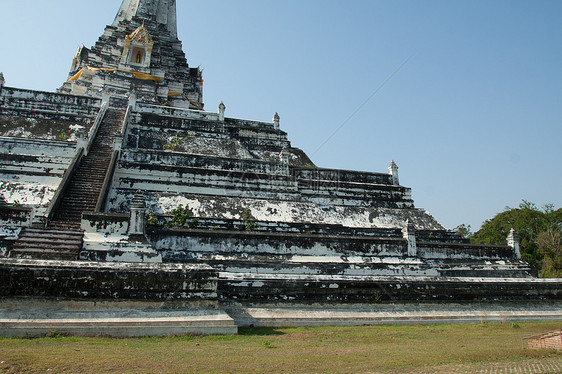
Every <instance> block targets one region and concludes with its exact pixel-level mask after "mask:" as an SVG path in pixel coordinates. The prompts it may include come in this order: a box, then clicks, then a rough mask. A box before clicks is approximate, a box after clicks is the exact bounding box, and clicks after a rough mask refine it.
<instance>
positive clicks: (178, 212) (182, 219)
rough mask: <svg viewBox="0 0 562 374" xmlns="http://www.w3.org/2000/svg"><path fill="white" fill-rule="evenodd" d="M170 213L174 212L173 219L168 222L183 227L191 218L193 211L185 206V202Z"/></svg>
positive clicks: (173, 225)
mask: <svg viewBox="0 0 562 374" xmlns="http://www.w3.org/2000/svg"><path fill="white" fill-rule="evenodd" d="M170 213H172V221H171V222H169V223H168V226H169V227H183V226H185V225H186V223H187V221H188V220H189V219H190V218H191V212H190V211H189V209H187V208H184V207H183V204H180V205H178V206H177V208H174V209H172V210H171V212H170Z"/></svg>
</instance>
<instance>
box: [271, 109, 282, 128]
mask: <svg viewBox="0 0 562 374" xmlns="http://www.w3.org/2000/svg"><path fill="white" fill-rule="evenodd" d="M280 120H281V117H279V113H277V112H275V115H274V116H273V128H274V129H275V130H279V121H280Z"/></svg>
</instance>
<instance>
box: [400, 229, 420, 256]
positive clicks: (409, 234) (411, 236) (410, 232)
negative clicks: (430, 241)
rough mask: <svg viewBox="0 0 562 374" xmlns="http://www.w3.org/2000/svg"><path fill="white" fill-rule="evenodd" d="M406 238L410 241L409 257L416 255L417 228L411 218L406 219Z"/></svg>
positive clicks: (403, 232) (404, 230)
mask: <svg viewBox="0 0 562 374" xmlns="http://www.w3.org/2000/svg"><path fill="white" fill-rule="evenodd" d="M402 235H403V236H404V239H406V240H407V241H408V257H416V256H417V255H418V248H417V246H416V229H415V228H414V225H413V224H412V223H411V222H410V220H407V221H406V226H405V227H404V228H403V229H402Z"/></svg>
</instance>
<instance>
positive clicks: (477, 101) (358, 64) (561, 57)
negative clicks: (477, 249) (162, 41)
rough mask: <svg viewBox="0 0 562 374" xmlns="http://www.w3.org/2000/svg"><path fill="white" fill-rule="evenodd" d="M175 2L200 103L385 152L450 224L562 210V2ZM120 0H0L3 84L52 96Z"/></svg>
mask: <svg viewBox="0 0 562 374" xmlns="http://www.w3.org/2000/svg"><path fill="white" fill-rule="evenodd" d="M177 2H178V6H177V7H178V32H179V38H180V40H182V42H183V46H184V51H185V52H186V54H187V58H188V61H189V63H190V65H191V66H199V65H200V66H201V67H202V68H203V69H204V79H205V86H204V99H205V105H206V107H205V108H206V110H209V111H215V110H216V108H217V106H218V104H219V103H220V101H221V100H222V101H224V103H225V104H226V106H227V116H232V117H239V118H247V119H255V120H266V121H269V120H271V118H272V117H273V114H274V113H275V112H279V114H280V116H281V128H282V129H283V130H285V131H287V132H288V133H289V139H290V140H291V142H292V144H293V146H296V147H299V148H302V149H303V150H305V151H306V152H307V153H308V154H309V156H311V158H312V159H313V161H314V162H315V163H316V164H317V165H318V166H321V167H330V168H342V169H353V170H364V171H373V172H387V167H388V164H389V163H390V161H391V160H393V159H394V160H395V161H396V163H397V164H398V166H399V167H400V182H401V184H402V185H404V186H408V187H411V188H412V192H413V198H414V201H415V203H416V206H417V207H420V208H424V209H426V210H428V211H429V212H430V213H432V214H433V215H434V216H435V217H436V218H437V220H439V221H440V222H441V223H442V224H443V225H444V226H446V227H448V228H453V227H455V226H457V225H459V224H461V223H466V224H470V225H471V226H472V228H473V230H476V229H478V228H479V227H480V225H481V223H482V222H483V221H484V220H485V219H488V218H492V217H493V216H494V215H495V214H497V213H499V212H501V211H502V210H503V209H504V207H505V206H512V207H515V206H517V205H518V204H519V203H520V202H521V200H522V199H525V200H529V201H532V202H535V203H536V204H537V205H539V206H542V205H544V204H546V203H553V204H555V206H556V207H557V208H558V207H561V206H562V147H561V146H560V143H561V140H562V21H561V18H562V1H559V0H532V1H531V0H525V1H519V0H494V1H490V0H426V1H421V0H412V1H407V0H384V1H382V0H380V1H379V0H346V1H344V0H321V1H320V0H315V1H312V0H308V1H307V0H283V1H279V0H275V1H274V0H236V1H233V0H205V1H191V0H177ZM120 4H121V1H120V0H96V1H91V0H90V1H85V0H72V1H70V0H56V1H44V0H0V16H1V21H0V71H2V72H3V73H4V76H5V78H6V84H7V85H8V86H13V87H20V88H29V89H38V90H46V91H54V90H55V89H56V88H58V87H59V86H60V85H61V84H62V82H63V81H64V80H65V79H66V78H67V74H68V70H69V68H70V64H71V61H72V57H73V56H74V53H75V52H76V50H77V48H78V46H79V45H80V44H84V45H86V46H87V47H90V46H92V45H93V44H94V43H95V41H96V40H97V38H98V37H99V36H100V35H101V34H102V32H103V28H104V27H105V25H107V24H111V23H112V21H113V18H114V17H115V14H116V12H117V9H118V8H119V5H120ZM389 77H391V79H388V78H389ZM373 93H375V94H374V95H373ZM369 98H370V99H369ZM350 117H351V118H350ZM342 125H343V127H342ZM338 128H340V130H339V131H338V132H336V133H335V135H333V136H331V135H332V134H333V133H334V131H335V130H337V129H338ZM319 147H320V148H319Z"/></svg>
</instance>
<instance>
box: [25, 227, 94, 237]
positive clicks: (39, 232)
mask: <svg viewBox="0 0 562 374" xmlns="http://www.w3.org/2000/svg"><path fill="white" fill-rule="evenodd" d="M23 234H24V235H34V236H43V237H58V236H61V235H62V236H68V237H79V238H82V235H83V233H82V232H81V231H76V230H53V229H25V231H24V232H23Z"/></svg>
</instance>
